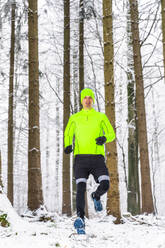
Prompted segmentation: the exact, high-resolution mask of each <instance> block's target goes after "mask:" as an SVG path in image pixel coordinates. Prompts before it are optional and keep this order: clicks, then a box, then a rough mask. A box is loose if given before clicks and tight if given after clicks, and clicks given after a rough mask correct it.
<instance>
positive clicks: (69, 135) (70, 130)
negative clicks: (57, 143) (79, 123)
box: [64, 116, 75, 147]
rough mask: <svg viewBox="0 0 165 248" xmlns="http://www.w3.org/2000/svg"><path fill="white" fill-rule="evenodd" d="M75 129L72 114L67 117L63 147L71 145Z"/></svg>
mask: <svg viewBox="0 0 165 248" xmlns="http://www.w3.org/2000/svg"><path fill="white" fill-rule="evenodd" d="M74 131H75V122H74V118H73V116H71V117H70V118H69V121H68V124H67V126H66V128H65V132H64V147H67V146H70V145H72V142H73V136H74Z"/></svg>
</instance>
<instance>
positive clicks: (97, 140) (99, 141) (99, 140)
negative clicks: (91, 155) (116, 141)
mask: <svg viewBox="0 0 165 248" xmlns="http://www.w3.org/2000/svg"><path fill="white" fill-rule="evenodd" d="M106 140H107V139H106V137H105V136H101V137H98V138H97V139H96V144H97V145H100V146H102V145H103V144H104V143H105V142H106Z"/></svg>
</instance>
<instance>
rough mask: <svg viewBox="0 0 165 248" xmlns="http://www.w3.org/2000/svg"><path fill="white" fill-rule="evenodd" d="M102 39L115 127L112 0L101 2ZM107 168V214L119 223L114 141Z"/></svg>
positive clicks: (107, 94) (109, 148)
mask: <svg viewBox="0 0 165 248" xmlns="http://www.w3.org/2000/svg"><path fill="white" fill-rule="evenodd" d="M103 37H104V81H105V112H106V115H107V116H108V118H109V119H110V120H111V123H112V126H113V127H115V100H114V90H115V87H114V68H113V66H114V65H113V61H114V50H113V21H112V0H103ZM106 150H107V157H106V159H107V166H108V169H109V173H110V178H111V187H110V190H109V191H108V198H107V213H108V214H109V215H110V214H111V215H113V216H115V217H117V220H116V223H119V222H120V218H121V214H120V197H119V176H118V168H117V148H116V141H114V142H112V143H108V144H107V145H106Z"/></svg>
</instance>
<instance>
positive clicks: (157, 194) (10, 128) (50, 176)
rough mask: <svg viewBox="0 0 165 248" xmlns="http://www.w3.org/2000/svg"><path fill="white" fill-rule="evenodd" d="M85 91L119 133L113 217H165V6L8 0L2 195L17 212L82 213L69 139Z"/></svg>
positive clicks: (4, 2) (4, 5) (112, 166)
mask: <svg viewBox="0 0 165 248" xmlns="http://www.w3.org/2000/svg"><path fill="white" fill-rule="evenodd" d="M86 87H88V88H91V89H92V90H93V91H94V93H95V99H96V101H95V104H94V108H95V109H96V110H97V111H99V112H104V113H105V114H106V115H107V117H108V119H109V120H110V122H111V124H112V126H113V127H114V129H115V132H116V139H115V141H113V142H111V143H107V144H106V146H105V149H106V164H107V167H108V170H109V174H110V185H111V186H110V189H109V191H108V193H107V195H106V196H105V197H104V198H103V204H104V208H105V210H106V215H107V216H113V217H115V218H116V222H115V223H116V224H118V223H121V222H122V216H123V214H124V213H125V212H128V213H130V214H131V216H137V215H142V214H147V215H148V214H153V215H154V216H163V215H164V209H165V201H164V194H165V180H164V178H165V167H164V165H165V155H164V149H165V145H164V142H165V109H164V99H165V0H161V1H155V0H154V1H150V0H143V1H142V0H120V1H116V0H113V1H112V0H97V1H96V0H79V1H77V0H64V1H62V0H59V1H53V0H40V1H37V0H0V137H1V139H0V194H1V195H6V196H7V198H8V200H9V201H10V203H11V205H12V206H13V208H14V210H15V211H16V212H17V214H18V215H22V216H26V215H28V216H29V215H31V216H33V217H34V216H36V215H37V213H38V212H37V211H38V210H39V209H40V210H43V209H44V211H48V212H51V213H56V214H58V215H60V216H62V215H64V216H67V217H72V216H73V215H74V214H75V201H76V200H75V195H76V184H75V179H74V175H73V161H74V156H73V154H71V155H67V154H65V153H64V141H63V140H64V130H65V127H66V125H67V122H68V119H69V116H71V115H72V114H74V113H77V112H78V111H80V110H81V108H82V106H81V102H80V91H81V90H82V89H84V88H86ZM95 187H96V183H95V181H94V179H93V177H90V178H89V179H88V184H87V194H86V217H87V218H89V219H90V218H93V217H94V216H95V213H94V210H93V209H92V207H91V204H92V203H91V199H90V194H91V192H92V190H93V188H95ZM1 197H2V196H1ZM7 198H6V200H7ZM0 206H1V205H0ZM1 212H2V213H3V212H4V211H3V210H2V209H1V208H0V214H1ZM0 222H1V219H0ZM91 247H93V246H91ZM123 247H124V246H123ZM127 247H128V246H127ZM162 247H163V246H162Z"/></svg>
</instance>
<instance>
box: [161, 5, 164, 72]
mask: <svg viewBox="0 0 165 248" xmlns="http://www.w3.org/2000/svg"><path fill="white" fill-rule="evenodd" d="M161 14H162V41H163V66H164V77H165V0H161Z"/></svg>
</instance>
